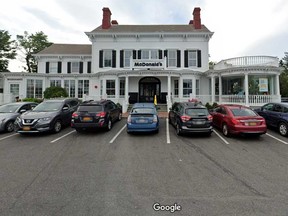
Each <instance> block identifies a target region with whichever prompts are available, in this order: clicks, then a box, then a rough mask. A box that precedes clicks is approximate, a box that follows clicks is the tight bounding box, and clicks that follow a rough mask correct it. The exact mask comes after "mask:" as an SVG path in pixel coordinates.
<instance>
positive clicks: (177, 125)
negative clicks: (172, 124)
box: [176, 123, 182, 136]
mask: <svg viewBox="0 0 288 216" xmlns="http://www.w3.org/2000/svg"><path fill="white" fill-rule="evenodd" d="M176 134H177V135H178V136H180V135H181V134H182V132H181V128H180V125H179V123H177V124H176Z"/></svg>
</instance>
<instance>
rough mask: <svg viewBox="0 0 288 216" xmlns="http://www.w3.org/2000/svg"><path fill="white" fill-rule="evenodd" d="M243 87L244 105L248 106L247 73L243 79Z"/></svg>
mask: <svg viewBox="0 0 288 216" xmlns="http://www.w3.org/2000/svg"><path fill="white" fill-rule="evenodd" d="M244 82H245V84H244V87H245V105H246V106H249V84H248V73H245V79H244Z"/></svg>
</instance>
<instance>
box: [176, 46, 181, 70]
mask: <svg viewBox="0 0 288 216" xmlns="http://www.w3.org/2000/svg"><path fill="white" fill-rule="evenodd" d="M177 67H181V50H177Z"/></svg>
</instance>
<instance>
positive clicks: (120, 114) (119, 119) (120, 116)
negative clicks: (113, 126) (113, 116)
mask: <svg viewBox="0 0 288 216" xmlns="http://www.w3.org/2000/svg"><path fill="white" fill-rule="evenodd" d="M121 119H122V113H121V112H120V113H119V115H118V121H121Z"/></svg>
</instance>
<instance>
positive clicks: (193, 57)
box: [0, 8, 281, 111]
mask: <svg viewBox="0 0 288 216" xmlns="http://www.w3.org/2000/svg"><path fill="white" fill-rule="evenodd" d="M200 10H201V9H200V8H194V11H193V20H191V21H190V22H189V23H188V24H183V25H120V24H118V22H117V21H116V20H112V21H111V15H112V14H111V12H110V10H109V8H103V20H102V25H100V26H99V27H97V28H96V29H94V30H93V31H91V32H86V35H87V36H88V37H89V39H90V41H91V42H92V45H80V44H53V45H51V46H50V47H48V48H46V49H44V50H43V51H41V52H39V53H38V54H37V55H35V57H36V59H37V61H38V73H37V74H30V73H1V74H0V79H1V80H0V90H1V89H2V92H3V93H0V103H6V102H10V101H12V100H14V99H15V97H16V96H19V97H20V99H22V98H30V97H33V98H42V97H43V91H44V90H45V89H46V88H47V87H50V86H62V87H64V88H65V89H66V90H67V92H68V94H69V96H70V97H78V98H83V99H84V100H86V99H96V100H97V99H106V98H109V99H111V100H113V101H114V102H116V103H120V104H122V106H123V109H124V111H125V110H126V109H127V106H128V105H129V104H131V103H135V102H153V99H154V96H155V95H156V96H157V101H158V103H163V104H167V107H168V108H169V107H171V104H172V103H173V102H176V101H188V100H189V99H192V98H198V99H200V100H201V101H202V103H206V102H209V103H213V102H217V103H241V104H246V105H248V106H249V105H250V106H252V105H254V106H258V105H262V104H264V103H266V102H271V101H273V102H276V101H277V102H279V101H280V100H281V97H280V91H279V74H280V68H279V67H278V61H279V60H278V58H276V57H269V56H246V57H239V58H232V59H227V60H222V61H220V62H219V63H218V64H216V65H215V67H214V69H209V40H210V38H211V37H212V35H213V32H211V31H210V30H209V29H208V28H207V27H206V26H205V25H203V24H201V17H200Z"/></svg>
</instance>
